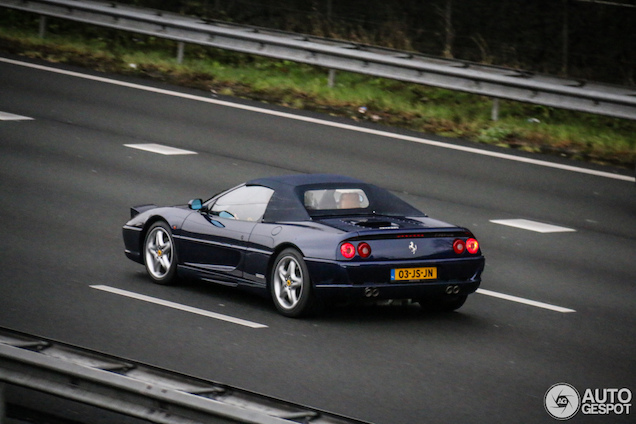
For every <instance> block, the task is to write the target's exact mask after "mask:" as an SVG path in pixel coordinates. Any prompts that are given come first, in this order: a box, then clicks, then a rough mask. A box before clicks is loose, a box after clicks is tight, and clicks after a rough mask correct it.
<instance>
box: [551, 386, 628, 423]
mask: <svg viewBox="0 0 636 424" xmlns="http://www.w3.org/2000/svg"><path fill="white" fill-rule="evenodd" d="M631 401H632V391H631V390H630V389H628V388H625V387H624V388H621V389H614V388H606V389H585V391H584V392H583V396H582V397H581V395H580V394H579V392H578V390H576V389H575V388H574V386H572V385H571V384H567V383H559V384H555V385H554V386H552V387H550V388H549V389H548V391H547V392H546V393H545V397H544V398H543V405H544V406H545V410H546V411H547V412H548V414H550V416H551V417H552V418H554V419H557V420H569V419H570V418H572V417H573V416H575V415H576V413H577V412H579V410H580V411H581V412H582V413H583V414H584V415H629V414H630V412H631V408H632V404H631Z"/></svg>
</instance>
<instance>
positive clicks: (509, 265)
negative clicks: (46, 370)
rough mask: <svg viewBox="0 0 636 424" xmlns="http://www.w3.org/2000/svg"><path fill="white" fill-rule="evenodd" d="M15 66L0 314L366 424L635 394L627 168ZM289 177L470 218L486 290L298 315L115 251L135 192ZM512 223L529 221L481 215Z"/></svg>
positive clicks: (514, 417)
mask: <svg viewBox="0 0 636 424" xmlns="http://www.w3.org/2000/svg"><path fill="white" fill-rule="evenodd" d="M15 59H16V58H9V60H7V58H4V59H3V58H0V117H2V120H0V199H1V204H0V220H1V222H2V223H3V225H2V230H0V234H1V237H0V238H1V240H2V249H1V254H0V281H1V284H0V327H7V328H11V329H15V330H19V331H24V332H27V333H31V334H35V335H40V336H43V337H48V338H52V339H56V340H59V341H63V342H66V343H71V344H75V345H79V346H82V347H86V348H90V349H95V350H99V351H103V352H106V353H109V354H112V355H118V356H122V357H125V358H130V359H133V360H135V361H139V362H145V363H148V364H151V365H155V366H160V367H164V368H168V369H171V370H175V371H179V372H183V373H186V374H190V375H195V376H198V377H202V378H206V379H211V380H214V381H218V382H222V383H226V384H230V385H233V386H238V387H241V388H244V389H248V390H253V391H256V392H259V393H264V394H267V395H270V396H274V397H279V398H282V399H285V400H289V401H292V402H297V403H301V404H306V405H311V406H313V407H315V408H319V409H325V410H329V411H332V412H334V413H339V414H343V415H348V416H353V417H356V418H358V419H362V420H367V421H371V422H375V423H386V424H400V423H405V424H406V423H449V422H454V423H462V422H463V423H480V422H483V423H508V422H523V423H546V422H547V423H549V422H554V421H555V420H554V419H553V418H551V417H550V416H549V415H548V414H547V412H546V410H545V408H544V404H543V402H544V395H545V394H546V391H547V390H548V389H549V388H550V387H551V386H552V385H554V384H556V383H561V382H566V383H569V384H572V385H573V386H575V387H576V388H577V389H578V390H579V392H580V393H581V394H583V392H584V391H585V390H586V389H587V388H590V389H604V388H628V389H630V390H631V391H632V392H633V391H634V390H636V366H635V365H636V361H635V360H634V351H635V350H636V337H635V334H634V333H635V330H634V329H635V328H636V312H635V311H634V306H635V304H636V303H635V300H636V243H635V242H636V186H635V183H634V175H633V172H630V171H625V170H616V169H612V168H601V167H594V166H590V165H585V164H581V163H575V162H571V161H566V160H560V159H558V158H545V157H540V156H533V155H530V154H523V153H518V152H512V151H506V150H498V149H495V148H482V147H480V146H475V145H470V144H468V143H462V142H461V141H457V140H442V139H439V138H430V137H424V136H423V135H421V134H413V133H407V132H405V131H395V130H391V129H389V128H384V127H382V126H380V125H371V124H364V123H362V124H356V123H354V122H351V121H346V120H340V119H336V118H330V117H326V116H320V115H316V114H310V113H306V112H296V111H292V110H283V109H280V108H275V107H272V106H268V105H262V104H256V103H251V102H247V101H240V100H235V99H220V98H216V97H213V96H212V95H211V94H210V93H205V92H196V91H190V90H185V89H181V88H177V87H170V86H164V85H160V84H158V83H153V82H148V81H144V80H135V81H133V80H131V79H126V80H122V79H121V78H120V77H116V76H108V75H96V74H89V75H88V77H86V76H84V77H82V76H80V75H75V74H69V73H68V72H66V71H64V72H62V73H61V72H60V71H59V69H60V68H52V67H50V66H51V65H45V68H42V69H39V68H34V67H33V66H31V65H28V64H26V63H22V62H20V63H18V62H14V61H13V60H15ZM75 71H77V70H75ZM102 78H105V79H108V80H102ZM225 102H227V103H225ZM7 113H8V114H13V115H19V116H21V117H25V118H30V119H24V120H6V119H8V118H16V117H15V116H9V115H6V114H7ZM288 115H289V116H288ZM391 131H393V132H391ZM413 137H416V138H418V139H417V140H416V139H414V138H413ZM427 140H428V141H427ZM437 142H441V143H442V144H439V145H438V144H436V143H437ZM139 144H159V145H162V146H170V147H173V148H178V149H185V150H187V151H188V152H192V154H180V155H164V154H158V153H155V152H152V151H147V150H140V149H139V148H133V147H129V145H139ZM473 149H474V150H473ZM477 149H483V150H477ZM528 159H529V160H531V161H536V160H538V161H545V163H543V162H536V163H535V162H530V163H529V162H527V160H528ZM301 172H302V173H304V172H329V173H340V174H347V175H351V176H354V177H357V178H361V179H364V180H367V181H370V182H372V183H376V184H378V185H381V186H384V187H387V188H389V189H391V190H393V191H394V192H396V193H397V194H398V195H400V196H402V197H403V198H405V199H406V200H408V201H410V202H411V203H413V204H415V205H416V206H418V207H419V208H421V209H422V210H424V211H426V212H427V213H428V214H429V215H431V216H433V217H435V218H440V219H443V220H445V221H449V222H452V223H455V224H460V225H464V226H467V227H469V228H470V229H472V230H473V232H474V233H475V234H476V236H477V238H478V239H479V241H480V242H481V245H482V249H483V251H484V254H485V256H486V258H487V264H486V271H485V273H484V276H483V277H484V278H483V282H482V289H483V291H481V292H480V293H476V294H474V295H472V296H471V297H469V299H468V301H467V303H466V305H465V306H464V307H463V308H462V309H460V310H459V311H457V312H455V313H451V314H441V315H431V314H423V313H421V312H420V309H419V308H418V307H417V306H416V305H401V306H398V305H389V306H377V307H371V306H366V307H354V308H342V307H334V308H330V309H328V310H327V311H325V313H324V314H323V315H321V316H318V317H314V318H310V319H302V320H294V319H287V318H284V317H282V316H280V315H278V314H277V313H276V312H275V310H274V307H273V305H272V304H271V303H270V302H269V301H268V300H266V299H262V298H259V297H256V296H253V295H249V294H245V293H241V292H237V291H234V290H231V289H228V288H224V287H217V286H213V285H207V284H204V283H199V282H193V281H188V282H184V284H182V285H180V286H176V287H163V286H158V285H153V284H152V283H150V281H149V280H148V279H147V278H146V277H145V275H144V270H143V267H141V266H139V265H137V264H134V263H133V262H130V261H129V260H127V259H126V258H125V256H124V254H123V244H122V240H121V226H122V225H123V224H124V222H125V221H126V220H127V218H128V214H129V207H130V206H132V205H136V204H143V203H156V204H177V203H185V202H187V201H188V200H189V199H191V198H196V197H203V198H205V197H208V196H211V195H212V194H214V193H216V192H218V191H220V190H222V189H224V188H226V187H229V186H232V185H235V184H238V183H240V182H242V181H244V180H246V179H249V178H254V177H260V176H267V175H277V174H288V173H301ZM516 219H523V220H526V221H524V222H525V223H526V224H528V221H529V223H530V224H531V225H530V228H529V229H528V228H518V227H514V226H510V225H503V224H501V223H497V222H492V221H498V222H499V220H516ZM507 223H508V224H510V222H507ZM539 224H549V225H552V226H554V227H550V229H551V230H558V231H556V232H538V231H537V230H538V229H543V228H544V227H541V226H539ZM110 288H114V289H120V290H125V291H126V293H131V294H132V293H134V294H142V295H146V296H152V297H154V298H157V299H162V300H165V301H169V302H174V303H178V304H180V305H187V306H190V307H194V308H199V309H201V310H205V311H210V312H215V313H219V314H223V315H225V316H228V317H234V318H240V319H243V320H249V321H251V322H254V323H259V324H262V325H263V327H262V328H250V327H246V326H243V325H240V324H237V323H234V322H231V321H225V320H219V319H214V318H212V317H209V316H203V315H198V314H194V313H191V312H186V311H182V310H177V309H174V308H171V307H169V306H165V305H159V304H156V303H148V302H145V301H143V300H139V299H136V298H133V297H129V296H125V295H122V294H121V292H119V293H114V292H112V291H107V290H109V289H110ZM500 294H503V295H509V296H514V298H501V297H499V295H500ZM528 301H534V302H540V303H533V302H528ZM633 415H634V413H632V414H631V415H625V414H623V415H615V414H611V415H585V414H583V413H582V412H579V413H578V414H577V415H576V416H575V418H574V419H572V420H571V422H596V423H617V422H634V417H633Z"/></svg>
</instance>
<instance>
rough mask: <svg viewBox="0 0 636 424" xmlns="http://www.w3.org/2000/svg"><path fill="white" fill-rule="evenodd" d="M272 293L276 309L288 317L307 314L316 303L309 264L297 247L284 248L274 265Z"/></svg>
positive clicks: (270, 286)
mask: <svg viewBox="0 0 636 424" xmlns="http://www.w3.org/2000/svg"><path fill="white" fill-rule="evenodd" d="M269 288H270V293H271V295H272V300H273V301H274V305H276V309H277V310H278V312H280V313H281V314H282V315H285V316H286V317H292V318H296V317H300V316H302V315H306V314H307V313H308V312H309V311H310V309H311V307H312V304H313V303H314V295H313V292H312V286H311V281H310V279H309V271H308V270H307V265H306V264H305V261H304V260H303V258H302V255H301V254H300V252H298V251H297V250H296V249H285V250H283V251H282V252H281V253H280V254H279V255H278V257H277V258H276V260H275V261H274V266H273V267H272V273H271V277H270V284H269Z"/></svg>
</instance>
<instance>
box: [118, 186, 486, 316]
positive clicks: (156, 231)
mask: <svg viewBox="0 0 636 424" xmlns="http://www.w3.org/2000/svg"><path fill="white" fill-rule="evenodd" d="M123 236H124V245H125V249H126V256H128V258H130V259H132V260H133V261H136V262H139V263H140V264H143V265H145V267H146V270H147V272H148V275H149V276H150V278H151V279H152V280H153V281H154V282H156V283H159V284H171V283H174V282H175V280H176V279H177V278H178V277H179V276H182V275H193V276H195V277H197V278H201V279H203V280H205V281H210V282H214V283H219V284H224V285H230V286H239V287H244V288H253V289H256V290H259V291H261V292H263V293H269V294H270V295H271V297H272V299H273V301H274V304H275V305H276V308H277V309H278V311H279V312H280V313H282V314H283V315H286V316H290V317H297V316H300V315H303V314H306V313H307V312H309V311H311V310H313V308H314V307H315V306H316V305H318V304H322V303H324V302H333V301H339V300H363V299H367V300H369V299H372V300H373V299H377V300H380V299H411V300H414V301H416V302H419V303H420V304H421V305H422V306H423V307H426V308H433V309H437V310H447V311H452V310H455V309H457V308H459V307H461V306H462V305H463V304H464V302H465V301H466V297H467V296H468V295H469V294H470V293H473V292H475V290H477V288H478V287H479V283H480V282H481V273H482V271H483V269H484V264H485V259H484V257H483V256H482V254H481V250H480V247H479V243H478V242H477V240H476V239H475V237H474V236H473V234H472V233H471V232H470V231H469V230H468V229H466V228H461V227H457V226H454V225H451V224H447V223H445V222H442V221H438V220H435V219H432V218H429V217H427V216H426V215H425V214H424V213H422V212H420V211H419V210H417V209H416V208H414V207H413V206H411V205H409V204H408V203H406V202H404V201H403V200H401V199H400V198H398V197H397V196H394V195H393V194H391V193H389V192H388V191H386V190H384V189H381V188H379V187H377V186H374V185H371V184H366V183H364V182H362V181H358V180H356V179H353V178H349V177H344V176H338V175H292V176H280V177H271V178H261V179H256V180H252V181H249V182H247V183H244V184H241V185H239V186H237V187H234V188H231V189H229V190H227V191H224V192H222V193H220V194H217V195H215V196H214V197H212V198H211V199H209V200H206V201H202V200H201V199H195V200H191V201H190V202H189V204H188V205H184V206H173V207H157V206H155V205H145V206H138V207H134V208H131V220H130V221H128V222H127V223H126V225H124V227H123Z"/></svg>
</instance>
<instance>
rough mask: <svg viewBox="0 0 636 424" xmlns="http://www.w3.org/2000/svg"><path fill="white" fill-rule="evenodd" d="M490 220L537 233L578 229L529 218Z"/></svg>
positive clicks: (565, 231) (564, 231)
mask: <svg viewBox="0 0 636 424" xmlns="http://www.w3.org/2000/svg"><path fill="white" fill-rule="evenodd" d="M490 222H492V223H493V224H501V225H507V226H509V227H515V228H521V229H523V230H530V231H536V232H537V233H567V232H574V231H576V230H574V229H572V228H566V227H559V226H558V225H550V224H544V223H542V222H536V221H530V220H528V219H491V220H490Z"/></svg>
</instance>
